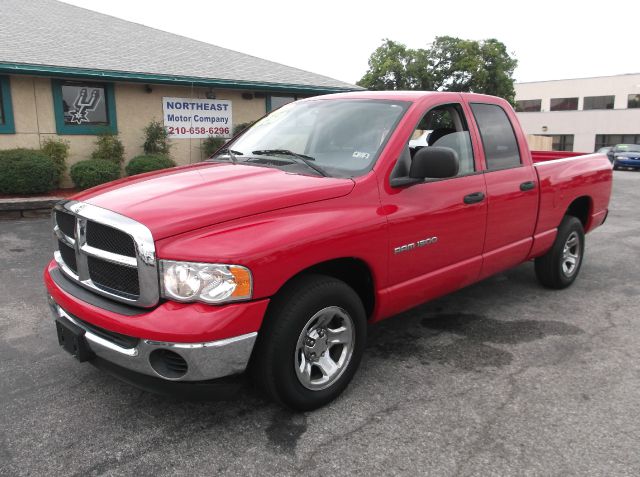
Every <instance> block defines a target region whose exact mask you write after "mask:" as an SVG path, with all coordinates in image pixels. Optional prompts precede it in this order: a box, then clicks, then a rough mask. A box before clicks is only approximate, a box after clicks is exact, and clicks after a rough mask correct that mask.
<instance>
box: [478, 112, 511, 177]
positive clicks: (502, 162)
mask: <svg viewBox="0 0 640 477" xmlns="http://www.w3.org/2000/svg"><path fill="white" fill-rule="evenodd" d="M471 110H472V111H473V116H474V117H475V118H476V122H477V123H478V128H479V129H480V136H481V137H482V146H483V148H484V156H485V158H486V160H487V169H489V170H490V171H496V170H500V169H509V168H511V167H518V166H519V165H521V164H522V161H521V160H520V150H519V149H518V142H517V141H516V134H515V132H514V131H513V127H512V126H511V121H509V118H508V117H507V113H505V112H504V110H503V109H502V108H501V107H500V106H497V105H495V104H481V103H473V104H471Z"/></svg>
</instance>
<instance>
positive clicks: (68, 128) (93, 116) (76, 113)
mask: <svg viewBox="0 0 640 477" xmlns="http://www.w3.org/2000/svg"><path fill="white" fill-rule="evenodd" d="M52 87H53V107H54V111H55V116H56V130H57V132H58V134H116V133H117V132H118V127H117V124H116V104H115V97H114V94H113V85H112V84H103V83H87V82H78V81H57V80H54V81H53V83H52Z"/></svg>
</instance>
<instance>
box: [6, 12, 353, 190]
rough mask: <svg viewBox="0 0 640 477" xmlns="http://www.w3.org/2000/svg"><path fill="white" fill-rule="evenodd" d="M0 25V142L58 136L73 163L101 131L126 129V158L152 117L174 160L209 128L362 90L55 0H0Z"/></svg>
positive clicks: (217, 131)
mask: <svg viewBox="0 0 640 477" xmlns="http://www.w3.org/2000/svg"><path fill="white" fill-rule="evenodd" d="M0 25H2V27H1V28H0V149H9V148H14V147H24V148H38V147H40V145H41V144H42V141H43V140H44V139H45V138H46V137H50V136H57V137H60V138H63V139H64V140H67V141H69V143H70V145H71V156H70V161H69V162H70V163H71V164H73V163H75V162H77V161H80V160H83V159H88V158H89V156H90V154H91V152H92V151H93V150H94V148H95V141H96V136H97V135H98V134H100V133H117V134H118V135H119V137H120V139H121V140H122V142H123V143H124V146H125V156H126V157H125V160H129V159H130V158H132V157H134V156H136V155H139V154H141V153H142V144H143V141H144V140H143V128H144V127H145V126H146V125H147V124H148V123H149V122H150V121H151V120H153V119H156V120H160V121H164V124H165V126H167V127H168V129H170V132H171V136H172V144H173V146H172V149H171V155H172V157H173V159H174V160H175V161H176V162H177V163H179V164H187V163H191V162H197V161H199V160H201V159H202V158H203V153H202V149H201V142H202V140H203V139H204V138H206V137H207V136H210V135H212V136H220V137H230V136H231V135H232V134H233V126H234V125H237V124H240V123H244V122H247V121H253V120H255V119H258V118H260V117H261V116H263V115H264V114H265V113H267V112H269V111H270V110H272V109H275V108H277V107H279V106H282V105H283V104H286V103H288V102H291V101H294V100H296V99H299V98H303V97H308V96H313V95H318V94H325V93H331V92H337V91H348V90H355V89H360V88H359V87H357V86H354V85H351V84H348V83H344V82H342V81H338V80H335V79H332V78H328V77H325V76H321V75H318V74H314V73H310V72H308V71H303V70H300V69H297V68H292V67H289V66H285V65H281V64H278V63H274V62H271V61H267V60H264V59H261V58H256V57H253V56H250V55H246V54H243V53H239V52H236V51H232V50H228V49H225V48H220V47H218V46H215V45H211V44H207V43H203V42H200V41H196V40H192V39H189V38H185V37H182V36H179V35H174V34H171V33H167V32H163V31H160V30H156V29H154V28H149V27H145V26H143V25H139V24H136V23H132V22H127V21H124V20H120V19H118V18H114V17H111V16H108V15H103V14H100V13H96V12H92V11H90V10H86V9H83V8H79V7H75V6H72V5H68V4H65V3H61V2H57V1H54V0H33V1H32V0H29V1H24V0H2V8H0ZM169 107H173V108H174V109H170V110H168V108H169ZM177 108H179V109H177ZM65 185H70V183H69V181H68V180H67V181H66V182H65Z"/></svg>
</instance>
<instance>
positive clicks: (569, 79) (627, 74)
mask: <svg viewBox="0 0 640 477" xmlns="http://www.w3.org/2000/svg"><path fill="white" fill-rule="evenodd" d="M618 76H640V73H621V74H619V75H605V76H584V77H581V78H562V79H551V80H540V81H516V82H515V84H532V83H551V82H553V81H578V80H585V79H600V78H615V77H618Z"/></svg>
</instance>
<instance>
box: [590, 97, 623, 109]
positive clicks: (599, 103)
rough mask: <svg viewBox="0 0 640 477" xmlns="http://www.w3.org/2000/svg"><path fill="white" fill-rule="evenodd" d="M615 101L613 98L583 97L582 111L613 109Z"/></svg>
mask: <svg viewBox="0 0 640 477" xmlns="http://www.w3.org/2000/svg"><path fill="white" fill-rule="evenodd" d="M615 99H616V97H615V96H585V97H584V105H583V106H582V109H583V110H585V111H586V110H589V109H613V103H614V101H615Z"/></svg>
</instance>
